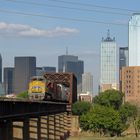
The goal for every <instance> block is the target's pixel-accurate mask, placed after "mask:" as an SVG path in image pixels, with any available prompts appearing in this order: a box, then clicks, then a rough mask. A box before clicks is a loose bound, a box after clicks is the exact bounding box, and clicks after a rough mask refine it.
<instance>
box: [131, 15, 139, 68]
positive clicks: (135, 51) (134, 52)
mask: <svg viewBox="0 0 140 140" xmlns="http://www.w3.org/2000/svg"><path fill="white" fill-rule="evenodd" d="M129 66H140V13H134V14H133V15H132V17H131V19H130V20H129Z"/></svg>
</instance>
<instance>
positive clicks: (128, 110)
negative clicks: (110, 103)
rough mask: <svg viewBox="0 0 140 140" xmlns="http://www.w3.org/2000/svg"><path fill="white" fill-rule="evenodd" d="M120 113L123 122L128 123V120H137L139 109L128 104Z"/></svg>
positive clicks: (124, 105) (122, 107)
mask: <svg viewBox="0 0 140 140" xmlns="http://www.w3.org/2000/svg"><path fill="white" fill-rule="evenodd" d="M119 113H120V116H121V120H122V122H123V123H126V122H127V121H128V119H131V118H133V119H135V118H136V116H137V108H136V106H135V105H132V104H130V103H128V102H126V103H124V104H123V105H122V106H121V107H120V109H119Z"/></svg>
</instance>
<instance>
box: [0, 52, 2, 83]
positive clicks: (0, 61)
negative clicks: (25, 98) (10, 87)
mask: <svg viewBox="0 0 140 140" xmlns="http://www.w3.org/2000/svg"><path fill="white" fill-rule="evenodd" d="M0 83H2V57H1V54H0Z"/></svg>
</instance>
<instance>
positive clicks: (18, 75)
mask: <svg viewBox="0 0 140 140" xmlns="http://www.w3.org/2000/svg"><path fill="white" fill-rule="evenodd" d="M35 75H36V57H15V72H14V92H15V93H16V94H18V93H21V92H24V91H27V90H28V84H29V81H30V78H31V77H32V76H35Z"/></svg>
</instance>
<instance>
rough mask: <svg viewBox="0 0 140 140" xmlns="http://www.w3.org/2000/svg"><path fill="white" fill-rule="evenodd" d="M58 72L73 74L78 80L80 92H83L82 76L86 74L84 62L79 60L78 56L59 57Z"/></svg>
mask: <svg viewBox="0 0 140 140" xmlns="http://www.w3.org/2000/svg"><path fill="white" fill-rule="evenodd" d="M58 72H73V73H74V74H75V75H76V78H77V85H78V88H77V90H78V92H81V91H82V74H83V73H84V62H83V61H82V60H78V56H73V55H61V56H58Z"/></svg>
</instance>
